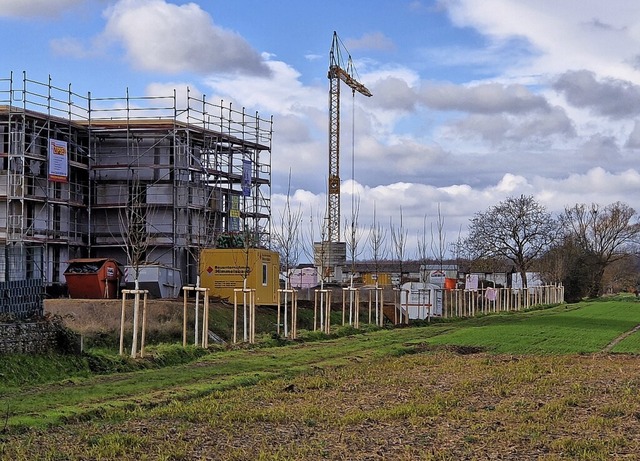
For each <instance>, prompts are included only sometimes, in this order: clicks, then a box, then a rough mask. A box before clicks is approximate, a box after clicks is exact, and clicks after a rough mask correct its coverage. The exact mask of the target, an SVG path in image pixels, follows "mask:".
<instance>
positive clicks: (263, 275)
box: [200, 248, 280, 306]
mask: <svg viewBox="0 0 640 461" xmlns="http://www.w3.org/2000/svg"><path fill="white" fill-rule="evenodd" d="M279 273H280V256H279V255H278V253H276V252H275V251H269V250H262V249H259V248H249V249H245V248H212V249H207V250H202V254H201V257H200V274H201V277H200V285H201V286H202V287H203V288H209V289H210V290H211V291H210V292H209V293H210V295H211V296H216V297H220V298H223V299H228V300H229V301H230V302H233V297H234V290H241V289H242V288H243V285H244V278H245V274H246V279H247V285H246V288H248V289H254V290H256V291H255V293H256V304H257V305H261V306H264V305H268V306H275V305H277V304H278V288H280V285H279V279H280V278H279ZM236 296H238V298H237V299H238V300H240V301H242V292H237V295H236Z"/></svg>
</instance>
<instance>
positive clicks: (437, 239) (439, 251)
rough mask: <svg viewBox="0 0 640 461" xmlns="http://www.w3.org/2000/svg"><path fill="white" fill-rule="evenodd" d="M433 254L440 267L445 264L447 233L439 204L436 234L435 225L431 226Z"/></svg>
mask: <svg viewBox="0 0 640 461" xmlns="http://www.w3.org/2000/svg"><path fill="white" fill-rule="evenodd" d="M431 253H432V254H433V257H434V258H435V260H436V261H437V262H438V264H439V265H440V270H442V265H443V264H444V258H445V256H446V253H447V233H446V231H445V230H444V217H443V216H442V212H441V210H440V204H439V203H438V221H437V222H436V231H435V234H434V230H433V223H432V224H431Z"/></svg>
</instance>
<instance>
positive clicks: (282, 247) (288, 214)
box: [273, 171, 302, 289]
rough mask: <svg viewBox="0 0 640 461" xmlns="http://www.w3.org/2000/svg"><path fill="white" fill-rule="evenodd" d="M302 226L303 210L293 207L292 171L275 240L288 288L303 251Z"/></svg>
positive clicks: (274, 233) (274, 234) (274, 235)
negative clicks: (292, 271)
mask: <svg viewBox="0 0 640 461" xmlns="http://www.w3.org/2000/svg"><path fill="white" fill-rule="evenodd" d="M301 226H302V210H301V208H300V206H298V208H297V209H292V208H291V171H289V184H288V187H287V200H286V203H285V206H284V209H283V210H282V211H281V212H280V221H279V224H278V225H277V226H276V227H275V228H274V232H273V241H274V245H275V248H276V250H277V251H278V253H279V254H280V267H281V269H282V271H283V272H284V274H285V277H286V280H287V286H286V288H287V289H289V288H290V287H291V270H292V269H293V268H295V267H296V266H297V265H298V261H299V259H300V255H301V252H302V242H301V239H300V231H301Z"/></svg>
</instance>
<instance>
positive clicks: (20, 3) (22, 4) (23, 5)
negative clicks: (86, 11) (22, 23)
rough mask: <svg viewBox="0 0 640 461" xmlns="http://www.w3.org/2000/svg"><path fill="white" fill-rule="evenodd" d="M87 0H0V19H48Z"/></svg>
mask: <svg viewBox="0 0 640 461" xmlns="http://www.w3.org/2000/svg"><path fill="white" fill-rule="evenodd" d="M85 2H87V0H55V1H54V0H0V17H3V16H6V17H24V18H28V17H45V18H46V17H50V16H56V15H58V14H61V13H63V12H64V11H67V10H69V9H71V8H73V7H75V6H77V5H80V4H82V3H85Z"/></svg>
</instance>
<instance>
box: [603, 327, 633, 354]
mask: <svg viewBox="0 0 640 461" xmlns="http://www.w3.org/2000/svg"><path fill="white" fill-rule="evenodd" d="M639 330H640V324H638V325H636V326H635V327H633V328H632V329H631V330H629V331H626V332H624V333H622V334H621V335H620V336H618V337H617V338H615V339H614V340H613V341H611V342H610V343H609V344H607V345H606V346H605V348H604V349H602V352H603V353H605V354H608V353H610V352H611V351H612V350H613V348H614V347H616V346H617V345H618V344H619V343H620V342H621V341H622V340H624V339H626V338H627V337H629V336H631V335H632V334H634V333H635V332H637V331H639Z"/></svg>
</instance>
